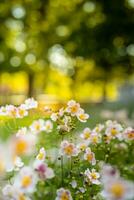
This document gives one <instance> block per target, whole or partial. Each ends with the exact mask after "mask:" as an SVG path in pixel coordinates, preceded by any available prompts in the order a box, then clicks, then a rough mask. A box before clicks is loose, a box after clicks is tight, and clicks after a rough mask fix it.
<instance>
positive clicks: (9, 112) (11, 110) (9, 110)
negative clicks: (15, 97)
mask: <svg viewBox="0 0 134 200" xmlns="http://www.w3.org/2000/svg"><path fill="white" fill-rule="evenodd" d="M6 112H7V115H8V116H10V117H15V118H16V117H17V108H16V107H15V106H13V105H6Z"/></svg>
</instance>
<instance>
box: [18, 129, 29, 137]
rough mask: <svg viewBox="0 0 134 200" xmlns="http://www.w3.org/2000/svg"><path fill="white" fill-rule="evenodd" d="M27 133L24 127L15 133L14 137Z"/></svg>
mask: <svg viewBox="0 0 134 200" xmlns="http://www.w3.org/2000/svg"><path fill="white" fill-rule="evenodd" d="M27 132H28V130H27V128H26V127H22V128H20V129H19V130H18V131H17V133H16V137H19V136H22V135H26V134H27Z"/></svg>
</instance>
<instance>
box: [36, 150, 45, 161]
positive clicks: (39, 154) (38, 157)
mask: <svg viewBox="0 0 134 200" xmlns="http://www.w3.org/2000/svg"><path fill="white" fill-rule="evenodd" d="M36 158H37V160H42V161H44V160H45V158H46V151H45V149H44V148H43V147H42V148H41V149H40V151H39V153H38V155H37V157H36Z"/></svg>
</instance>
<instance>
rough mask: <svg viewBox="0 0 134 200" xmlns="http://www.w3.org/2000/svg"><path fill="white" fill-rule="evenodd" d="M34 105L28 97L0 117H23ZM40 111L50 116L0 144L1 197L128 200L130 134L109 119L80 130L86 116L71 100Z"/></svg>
mask: <svg viewBox="0 0 134 200" xmlns="http://www.w3.org/2000/svg"><path fill="white" fill-rule="evenodd" d="M37 106H38V103H37V102H36V101H35V100H34V99H33V98H31V99H27V100H26V101H25V103H24V104H21V105H20V106H18V107H16V106H13V105H7V106H5V107H1V108H0V115H3V116H11V117H13V118H22V117H24V116H27V115H28V111H29V110H30V109H33V108H37ZM45 109H46V110H48V111H49V115H50V116H47V118H45V119H44V116H43V118H39V119H34V120H33V121H32V123H31V124H29V125H28V126H22V127H19V128H18V130H17V131H15V134H13V135H12V136H10V137H9V138H8V139H7V141H6V142H5V143H4V142H1V144H0V151H1V152H2V153H1V154H0V176H1V179H2V180H3V184H2V191H1V192H2V195H3V197H2V198H3V199H6V200H32V199H46V200H49V199H55V200H73V199H76V200H77V199H84V200H91V199H96V200H97V199H104V200H107V199H109V200H127V199H130V200H133V198H134V184H133V183H132V181H130V180H129V179H131V174H133V162H132V156H134V152H133V144H134V129H133V128H132V127H127V128H126V127H124V126H123V125H122V124H120V123H118V122H117V121H111V120H108V121H106V122H105V123H103V124H98V125H96V126H95V127H94V128H91V127H85V128H84V129H83V130H81V128H79V127H80V126H79V124H80V123H85V122H87V120H88V118H89V115H88V114H87V113H85V111H84V109H83V108H81V107H80V104H79V103H77V102H76V101H74V100H70V101H69V102H68V103H67V105H66V106H65V107H63V108H61V109H60V110H59V111H57V112H54V113H52V110H51V109H49V108H45ZM22 110H23V111H24V112H22ZM29 114H30V113H29ZM30 121H31V120H30ZM77 122H78V129H77ZM74 130H75V132H74V134H72V132H73V131H74ZM41 132H42V133H41ZM44 132H45V133H46V134H44ZM48 138H49V139H51V140H49V141H47V139H48ZM44 141H45V142H44ZM45 145H46V146H45ZM119 150H120V151H119ZM130 155H131V156H130ZM52 156H53V157H54V159H51V157H52ZM108 163H112V165H115V166H116V165H117V166H116V167H112V166H111V165H110V164H108ZM117 168H118V170H117ZM119 171H120V172H119ZM132 176H133V175H132ZM123 177H124V178H123ZM127 179H128V180H127ZM5 180H6V181H5Z"/></svg>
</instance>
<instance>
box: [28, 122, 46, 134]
mask: <svg viewBox="0 0 134 200" xmlns="http://www.w3.org/2000/svg"><path fill="white" fill-rule="evenodd" d="M30 130H31V131H32V132H34V133H40V132H41V131H44V130H45V121H44V120H43V119H38V120H35V121H34V122H33V123H32V124H31V126H30Z"/></svg>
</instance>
